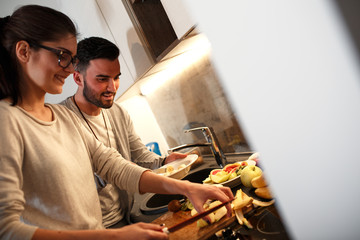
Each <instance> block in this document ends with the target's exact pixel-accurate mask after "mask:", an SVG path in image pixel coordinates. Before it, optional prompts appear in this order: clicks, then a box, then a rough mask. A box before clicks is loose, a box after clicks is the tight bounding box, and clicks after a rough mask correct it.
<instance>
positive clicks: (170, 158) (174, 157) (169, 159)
mask: <svg viewBox="0 0 360 240" xmlns="http://www.w3.org/2000/svg"><path fill="white" fill-rule="evenodd" d="M186 157H187V154H185V153H179V152H173V153H171V154H170V155H169V156H167V157H166V160H165V162H164V165H165V164H168V163H171V162H173V161H176V160H177V159H183V158H186Z"/></svg>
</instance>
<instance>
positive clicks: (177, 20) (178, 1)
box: [161, 0, 196, 39]
mask: <svg viewBox="0 0 360 240" xmlns="http://www.w3.org/2000/svg"><path fill="white" fill-rule="evenodd" d="M161 3H162V5H163V7H164V9H165V11H166V14H167V15H168V17H169V20H170V22H171V25H172V26H173V28H174V31H175V33H176V36H177V37H178V39H181V38H182V37H183V36H184V34H186V33H187V32H188V31H189V30H190V29H191V28H192V27H193V26H194V25H195V24H196V22H195V20H194V18H193V17H192V16H191V13H190V11H189V8H188V7H187V6H186V4H185V3H184V1H183V0H161Z"/></svg>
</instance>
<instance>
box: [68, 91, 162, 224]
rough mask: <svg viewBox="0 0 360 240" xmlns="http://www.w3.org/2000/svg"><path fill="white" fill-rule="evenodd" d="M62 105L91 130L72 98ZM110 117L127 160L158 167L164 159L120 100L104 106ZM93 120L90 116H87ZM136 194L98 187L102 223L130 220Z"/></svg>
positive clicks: (115, 188)
mask: <svg viewBox="0 0 360 240" xmlns="http://www.w3.org/2000/svg"><path fill="white" fill-rule="evenodd" d="M61 104H63V105H65V106H66V107H68V108H69V109H71V110H72V111H74V112H75V113H76V114H77V116H78V117H79V118H80V121H81V122H82V123H83V125H84V126H85V128H87V129H88V131H89V133H91V130H90V128H89V127H88V125H87V123H86V122H85V120H84V119H83V117H82V116H81V114H80V112H79V110H78V109H77V107H76V105H75V104H74V102H73V101H72V99H71V97H69V98H67V99H66V100H64V101H63V102H61ZM102 110H103V111H104V112H105V114H106V116H107V117H108V118H109V121H110V124H111V129H112V131H113V133H114V136H115V140H116V146H114V147H116V149H117V150H118V151H119V153H120V154H121V155H122V156H123V157H124V158H125V159H127V160H130V161H132V162H134V163H136V164H138V165H140V166H142V167H144V168H149V169H155V168H159V167H160V166H161V164H162V162H163V160H164V159H163V158H162V157H160V156H159V155H157V154H155V153H153V152H151V151H149V150H148V149H147V147H146V146H145V145H144V143H143V142H142V141H141V139H140V137H139V136H138V135H137V133H136V131H135V128H134V125H133V122H132V120H131V118H130V115H129V114H128V113H127V111H126V110H124V109H123V108H122V107H121V106H120V105H119V104H118V103H114V104H113V106H112V107H111V108H109V109H102ZM87 120H88V121H90V120H89V119H87ZM132 195H133V194H132V193H127V192H126V191H122V190H119V189H118V188H117V187H115V186H112V185H111V184H107V186H106V187H105V188H103V189H100V190H99V197H100V202H101V209H102V214H103V224H104V225H105V226H106V227H108V226H111V225H113V224H115V223H116V222H118V221H120V220H121V219H122V218H123V216H124V215H125V216H126V219H127V220H128V221H129V219H130V211H131V207H132V205H133V196H132Z"/></svg>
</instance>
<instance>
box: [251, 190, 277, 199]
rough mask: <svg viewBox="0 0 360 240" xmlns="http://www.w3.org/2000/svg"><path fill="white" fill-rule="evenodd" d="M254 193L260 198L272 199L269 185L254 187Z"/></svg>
mask: <svg viewBox="0 0 360 240" xmlns="http://www.w3.org/2000/svg"><path fill="white" fill-rule="evenodd" d="M255 194H256V195H257V196H259V197H261V198H265V199H272V198H273V197H272V194H271V192H270V189H269V187H262V188H257V189H255Z"/></svg>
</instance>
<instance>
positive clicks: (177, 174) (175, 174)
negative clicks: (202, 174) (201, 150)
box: [153, 154, 198, 179]
mask: <svg viewBox="0 0 360 240" xmlns="http://www.w3.org/2000/svg"><path fill="white" fill-rule="evenodd" d="M197 158H198V155H196V154H189V155H188V156H187V157H186V158H183V159H179V160H176V161H173V162H171V163H168V164H165V165H164V166H162V167H160V168H158V169H154V170H153V172H155V173H156V174H159V175H163V176H167V177H171V178H175V179H183V178H184V177H185V176H186V175H187V174H188V173H189V171H190V168H191V165H192V164H193V163H194V162H195V161H196V159H197ZM183 164H184V165H185V167H183V168H181V169H179V167H180V166H181V165H183ZM169 166H172V167H173V168H174V171H172V172H171V173H170V174H167V173H166V169H167V168H168V167H169Z"/></svg>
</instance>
